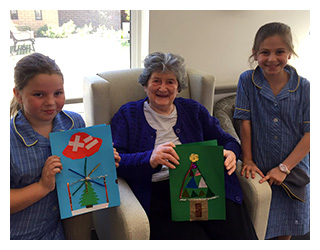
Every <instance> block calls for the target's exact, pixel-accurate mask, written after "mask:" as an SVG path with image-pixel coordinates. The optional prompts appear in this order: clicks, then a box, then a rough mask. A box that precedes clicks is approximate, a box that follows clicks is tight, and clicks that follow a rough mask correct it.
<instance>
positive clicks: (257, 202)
mask: <svg viewBox="0 0 320 250" xmlns="http://www.w3.org/2000/svg"><path fill="white" fill-rule="evenodd" d="M235 100H236V95H232V96H228V97H225V98H223V99H221V100H219V101H218V102H217V103H216V104H215V106H214V115H215V116H216V117H217V118H218V120H219V122H220V125H221V127H222V128H223V129H224V131H226V132H227V133H229V134H230V135H232V136H233V137H234V138H236V139H237V140H238V141H239V142H240V139H239V136H238V135H239V134H240V121H238V120H234V119H233V113H234V109H235ZM241 168H242V162H241V161H238V164H237V172H236V173H237V176H238V179H239V181H240V185H241V188H242V190H243V196H244V202H245V204H246V207H247V210H248V213H249V215H250V217H251V221H252V223H253V225H254V228H255V230H256V233H257V236H258V238H259V239H260V240H263V239H264V237H265V234H266V229H267V224H268V216H269V208H270V202H271V188H270V186H269V184H268V183H267V182H265V183H262V184H260V183H259V180H260V179H261V177H260V176H259V175H256V178H255V179H252V178H249V179H247V178H246V177H245V176H241V175H240V172H241Z"/></svg>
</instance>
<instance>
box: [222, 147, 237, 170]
mask: <svg viewBox="0 0 320 250" xmlns="http://www.w3.org/2000/svg"><path fill="white" fill-rule="evenodd" d="M223 156H224V157H225V158H226V159H225V161H224V166H225V167H226V170H228V175H231V174H232V173H233V172H234V171H235V170H236V168H237V157H236V155H235V154H234V153H233V152H232V151H231V150H226V149H224V150H223Z"/></svg>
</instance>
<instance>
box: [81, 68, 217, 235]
mask: <svg viewBox="0 0 320 250" xmlns="http://www.w3.org/2000/svg"><path fill="white" fill-rule="evenodd" d="M141 72H142V69H126V70H117V71H107V72H102V73H99V74H97V75H92V76H87V77H85V78H84V94H83V103H84V110H85V120H86V124H87V126H92V125H97V124H103V123H106V124H109V123H110V122H111V118H112V117H113V115H114V114H115V113H116V112H117V111H118V110H119V108H120V107H121V105H123V104H125V103H127V102H130V101H137V100H139V99H142V98H144V97H145V96H146V94H145V92H144V89H143V87H142V86H141V85H140V84H139V83H138V78H139V75H140V74H141ZM187 82H188V86H189V87H188V88H187V89H184V90H182V91H181V92H180V93H179V96H181V97H185V98H192V99H194V100H197V101H198V102H200V103H202V104H203V105H204V106H205V107H206V108H207V109H208V110H209V112H210V114H212V113H213V100H214V86H215V85H214V83H215V79H214V77H213V76H212V75H209V74H205V73H201V72H198V71H195V70H187ZM119 190H120V202H121V205H120V206H119V207H115V208H109V209H104V210H101V211H97V212H94V213H92V218H93V224H94V228H95V230H96V233H97V236H98V238H99V239H149V235H150V229H149V221H148V217H147V215H146V214H145V212H144V209H143V208H142V206H141V205H140V203H139V202H138V200H137V199H136V197H135V196H134V194H133V192H132V191H131V189H130V187H129V186H128V184H127V183H126V182H125V181H124V180H123V179H121V178H119Z"/></svg>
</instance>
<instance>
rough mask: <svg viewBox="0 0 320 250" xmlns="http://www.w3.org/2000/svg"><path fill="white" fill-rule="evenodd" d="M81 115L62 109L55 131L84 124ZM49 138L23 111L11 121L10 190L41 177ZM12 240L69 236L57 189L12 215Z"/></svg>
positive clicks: (63, 237) (47, 155) (48, 151)
mask: <svg viewBox="0 0 320 250" xmlns="http://www.w3.org/2000/svg"><path fill="white" fill-rule="evenodd" d="M84 126H85V124H84V121H83V119H82V117H81V116H80V115H79V114H76V113H74V112H68V111H62V112H60V113H59V114H57V116H56V117H55V119H54V121H53V129H52V131H53V132H56V131H61V130H69V129H73V128H81V127H84ZM49 156H51V147H50V142H49V139H47V138H45V137H43V136H41V135H40V134H38V133H37V132H36V131H34V130H33V128H32V127H31V125H30V124H29V122H28V120H27V119H26V118H25V117H24V115H23V114H22V113H21V111H19V112H18V114H17V115H16V116H15V117H14V118H12V119H11V122H10V189H11V188H23V187H25V186H28V185H30V184H32V183H35V182H37V181H39V180H40V177H41V173H42V169H43V167H44V163H45V161H46V160H47V158H48V157H49ZM10 239H12V240H18V239H24V240H27V239H28V240H29V239H38V240H40V239H42V240H44V239H49V240H54V239H65V236H64V233H63V228H62V223H61V220H60V214H59V207H58V199H57V192H56V190H54V191H52V192H50V193H49V194H48V195H47V196H45V197H44V198H42V199H41V200H39V201H38V202H36V203H34V204H32V205H31V206H29V207H27V208H25V209H23V210H22V211H20V212H17V213H14V214H11V215H10Z"/></svg>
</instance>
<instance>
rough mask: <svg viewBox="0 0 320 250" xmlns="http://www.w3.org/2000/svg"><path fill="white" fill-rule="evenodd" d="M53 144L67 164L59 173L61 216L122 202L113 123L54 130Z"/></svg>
mask: <svg viewBox="0 0 320 250" xmlns="http://www.w3.org/2000/svg"><path fill="white" fill-rule="evenodd" d="M50 144H51V151H52V155H57V156H59V157H60V160H61V163H62V166H63V169H62V171H61V173H58V174H57V175H56V188H57V193H58V199H59V208H60V215H61V219H65V218H69V217H72V216H76V215H80V214H83V213H88V212H92V211H95V210H99V209H104V208H108V207H114V206H119V205H120V196H119V188H118V183H117V182H118V181H117V174H116V166H115V160H114V153H113V145H112V137H111V130H110V126H109V125H97V126H92V127H87V128H80V129H73V130H68V131H63V132H55V133H51V134H50Z"/></svg>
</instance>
